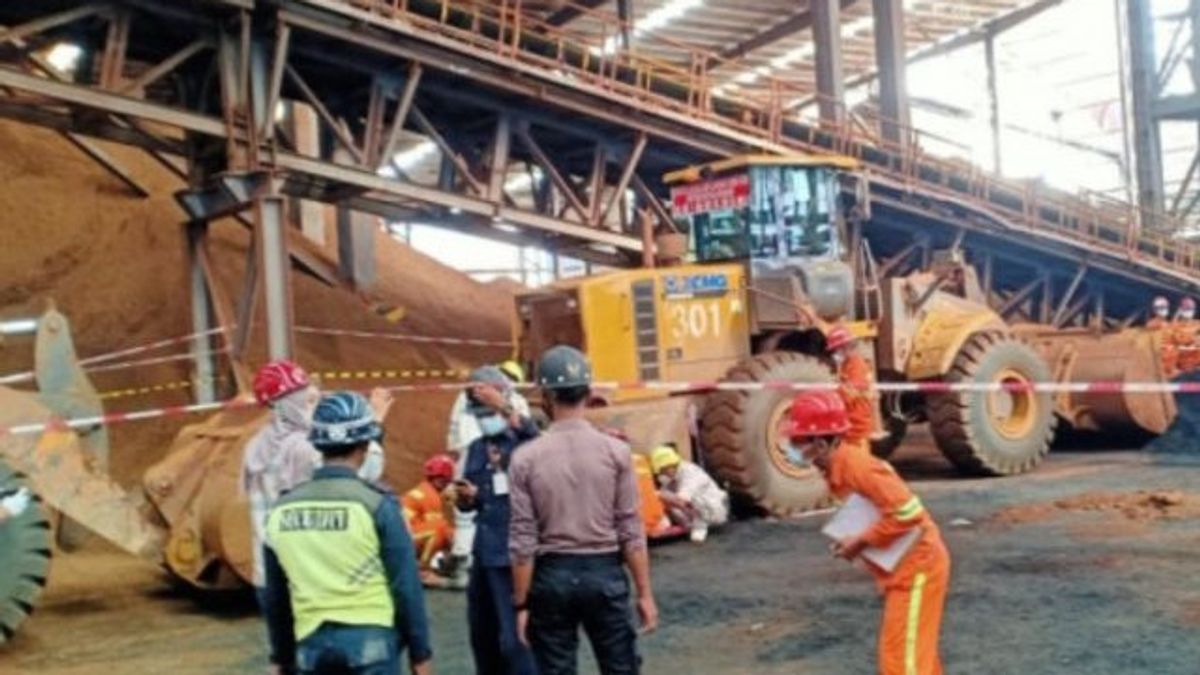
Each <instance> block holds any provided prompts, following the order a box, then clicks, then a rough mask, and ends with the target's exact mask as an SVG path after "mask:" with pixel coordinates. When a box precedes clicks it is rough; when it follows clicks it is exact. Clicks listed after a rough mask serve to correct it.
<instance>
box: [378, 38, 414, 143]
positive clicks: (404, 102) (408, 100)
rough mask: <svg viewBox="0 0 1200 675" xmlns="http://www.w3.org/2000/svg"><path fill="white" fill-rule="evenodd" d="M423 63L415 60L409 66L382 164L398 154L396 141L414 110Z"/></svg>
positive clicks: (393, 117)
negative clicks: (414, 98) (413, 105)
mask: <svg viewBox="0 0 1200 675" xmlns="http://www.w3.org/2000/svg"><path fill="white" fill-rule="evenodd" d="M421 74H422V70H421V64H419V63H417V62H416V61H414V62H413V63H412V65H410V66H409V67H408V77H407V78H406V79H405V80H404V91H403V92H401V94H400V101H399V102H398V103H397V104H396V112H395V114H394V115H393V116H392V126H391V129H390V130H389V131H388V135H387V139H386V140H385V141H384V143H383V150H381V151H380V153H379V160H380V166H383V165H385V164H387V163H389V162H391V161H392V156H393V155H394V154H396V143H397V142H399V140H400V132H401V131H402V130H403V129H404V123H405V122H406V121H407V120H408V113H409V111H411V110H412V104H413V97H414V96H416V94H417V86H418V85H420V83H421Z"/></svg>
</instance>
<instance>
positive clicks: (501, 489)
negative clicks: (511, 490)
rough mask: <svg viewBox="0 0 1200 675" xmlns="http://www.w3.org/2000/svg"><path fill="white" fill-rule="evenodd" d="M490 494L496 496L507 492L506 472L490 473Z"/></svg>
mask: <svg viewBox="0 0 1200 675" xmlns="http://www.w3.org/2000/svg"><path fill="white" fill-rule="evenodd" d="M492 494H494V495H496V496H498V497H502V496H504V495H506V494H508V472H505V471H496V472H495V473H493V474H492Z"/></svg>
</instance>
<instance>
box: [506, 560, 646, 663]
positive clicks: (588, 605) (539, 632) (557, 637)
mask: <svg viewBox="0 0 1200 675" xmlns="http://www.w3.org/2000/svg"><path fill="white" fill-rule="evenodd" d="M580 627H582V628H583V631H584V632H585V633H587V636H588V641H590V642H591V643H592V652H593V653H594V654H595V655H596V665H597V666H599V669H600V672H601V674H602V675H636V674H637V673H638V672H640V669H641V659H640V658H639V657H638V653H637V631H636V630H635V629H634V626H633V614H632V611H631V607H630V604H629V579H628V577H626V576H625V569H624V567H622V565H621V559H620V556H619V555H617V554H615V553H613V554H606V555H544V556H541V557H539V558H538V559H537V561H536V562H535V563H534V568H533V587H532V588H531V589H530V594H529V633H528V634H529V641H530V645H531V646H532V647H533V654H534V657H535V659H536V661H537V668H538V673H539V674H540V675H575V673H576V671H577V668H578V659H577V654H578V652H579V629H580Z"/></svg>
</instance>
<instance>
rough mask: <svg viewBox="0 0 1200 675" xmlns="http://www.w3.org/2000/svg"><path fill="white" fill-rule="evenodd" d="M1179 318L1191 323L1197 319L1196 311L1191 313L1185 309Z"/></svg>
mask: <svg viewBox="0 0 1200 675" xmlns="http://www.w3.org/2000/svg"><path fill="white" fill-rule="evenodd" d="M1179 318H1181V319H1183V320H1184V321H1191V320H1192V319H1194V318H1196V311H1195V310H1191V311H1189V310H1186V309H1185V310H1183V311H1182V312H1180V313H1179Z"/></svg>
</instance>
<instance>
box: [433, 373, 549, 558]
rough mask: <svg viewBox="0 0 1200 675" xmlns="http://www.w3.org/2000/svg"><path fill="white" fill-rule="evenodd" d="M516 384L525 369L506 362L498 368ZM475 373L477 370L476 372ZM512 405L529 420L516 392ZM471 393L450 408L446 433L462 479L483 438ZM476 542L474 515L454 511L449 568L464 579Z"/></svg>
mask: <svg viewBox="0 0 1200 675" xmlns="http://www.w3.org/2000/svg"><path fill="white" fill-rule="evenodd" d="M496 367H497V368H499V369H500V372H502V373H504V376H505V377H506V378H507V379H508V381H509V382H510V383H511V384H513V385H520V384H524V383H525V369H524V368H522V367H521V364H519V363H517V362H516V361H512V360H509V361H505V362H503V363H501V364H500V365H498V366H496ZM475 372H476V373H477V372H478V370H476V371H475ZM508 397H509V403H510V404H511V405H512V407H513V409H514V410H515V411H516V412H517V414H519V415H521V416H522V417H529V416H530V415H529V401H527V400H525V397H524V396H522V395H521V394H520V392H518V391H516V390H515V389H514V390H513V391H512V392H511V393H510V394H509V395H508ZM470 398H471V391H469V390H468V391H464V392H462V393H460V394H459V395H458V397H457V398H455V399H454V405H453V406H452V407H451V409H450V424H449V429H448V431H447V432H446V449H447V450H448V451H449V452H450V453H451V454H452V455H454V456H455V457H457V458H458V466H457V470H456V474H455V477H456V478H461V477H462V472H463V462H464V461H465V460H466V456H467V448H469V447H470V446H471V443H472V442H474V441H475V439H477V438H479V437H480V436H481V435H483V432H482V431H481V430H480V428H479V420H478V419H477V418H476V417H475V415H472V414H471V413H470V411H468V410H467V407H468V405H469V404H470ZM474 539H475V512H473V511H462V510H461V509H458V508H455V509H454V544H453V546H452V547H451V549H450V553H451V560H450V565H449V567H450V568H451V569H453V570H455V571H456V572H457V573H458V574H459V578H460V579H461V578H462V577H463V576H464V575H465V574H466V570H467V567H469V565H470V556H471V549H472V546H473V545H472V542H473V541H474Z"/></svg>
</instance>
